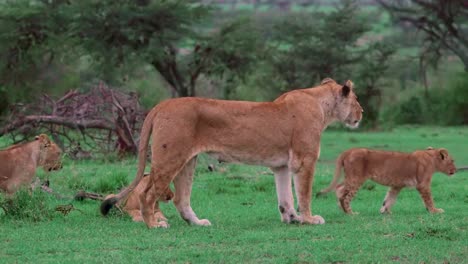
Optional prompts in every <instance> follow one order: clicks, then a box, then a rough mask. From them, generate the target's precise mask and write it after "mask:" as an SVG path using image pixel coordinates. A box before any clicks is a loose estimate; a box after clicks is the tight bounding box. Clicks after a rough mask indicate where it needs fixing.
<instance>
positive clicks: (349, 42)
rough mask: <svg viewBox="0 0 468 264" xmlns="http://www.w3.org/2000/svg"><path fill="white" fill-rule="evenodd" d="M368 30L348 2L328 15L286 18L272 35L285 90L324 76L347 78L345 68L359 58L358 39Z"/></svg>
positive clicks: (274, 62) (355, 6) (351, 4)
mask: <svg viewBox="0 0 468 264" xmlns="http://www.w3.org/2000/svg"><path fill="white" fill-rule="evenodd" d="M368 30H369V27H368V25H367V24H366V22H365V20H364V19H363V17H362V16H359V11H358V7H357V5H355V4H354V3H353V2H351V1H346V2H345V3H344V4H343V5H341V6H339V7H338V8H337V9H336V10H334V11H332V12H329V13H322V12H312V13H294V14H291V15H287V16H286V17H284V19H282V21H280V22H279V23H277V25H276V27H275V28H274V31H273V32H272V39H271V43H272V45H273V48H274V51H273V52H272V57H271V59H272V63H273V64H274V66H275V68H276V70H277V71H276V73H277V74H278V75H280V76H281V77H282V78H283V80H284V81H285V82H286V84H287V87H286V88H287V90H289V89H295V88H303V87H309V86H310V85H312V84H314V83H317V82H319V81H320V80H322V79H324V78H325V77H333V78H335V79H337V80H343V79H350V77H351V76H350V73H349V70H348V68H349V66H351V65H352V64H354V63H356V62H357V60H358V58H359V57H360V56H359V53H358V52H357V51H358V47H357V40H358V38H360V37H362V36H363V34H364V33H365V32H366V31H368ZM347 70H348V71H347Z"/></svg>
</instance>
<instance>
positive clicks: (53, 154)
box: [0, 134, 62, 194]
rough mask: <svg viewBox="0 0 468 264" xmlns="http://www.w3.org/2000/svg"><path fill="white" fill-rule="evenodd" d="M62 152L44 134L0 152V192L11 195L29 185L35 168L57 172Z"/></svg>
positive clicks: (59, 167) (60, 164)
mask: <svg viewBox="0 0 468 264" xmlns="http://www.w3.org/2000/svg"><path fill="white" fill-rule="evenodd" d="M61 154H62V150H61V149H60V148H59V147H58V146H57V145H56V144H55V143H54V142H52V141H51V140H50V139H49V137H47V135H45V134H41V135H39V136H36V138H35V140H34V141H31V142H27V143H21V144H16V145H13V146H11V147H9V148H6V149H3V150H0V164H2V165H1V166H0V190H2V191H4V192H6V193H8V194H13V193H14V192H15V191H16V190H18V188H19V187H21V186H24V185H27V184H31V183H32V181H33V178H34V176H35V174H36V168H37V167H43V169H44V170H46V171H51V170H59V169H61V168H62V163H61Z"/></svg>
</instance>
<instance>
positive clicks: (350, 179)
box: [319, 147, 457, 214]
mask: <svg viewBox="0 0 468 264" xmlns="http://www.w3.org/2000/svg"><path fill="white" fill-rule="evenodd" d="M342 169H344V173H345V176H344V177H345V179H344V182H343V183H342V184H339V185H338V180H339V178H340V177H341V171H342ZM456 171H457V169H456V168H455V164H454V161H453V159H452V157H451V156H450V155H449V153H448V152H447V150H446V149H443V148H440V149H433V148H431V147H429V148H427V149H426V150H417V151H414V152H412V153H403V152H390V151H381V150H370V149H365V148H353V149H349V150H347V151H345V152H343V153H342V154H341V155H340V156H339V157H338V159H337V161H336V170H335V176H334V178H333V181H332V183H331V184H330V186H329V187H328V188H326V189H324V190H322V191H320V193H319V194H323V193H327V192H330V191H332V190H336V196H337V197H338V200H339V204H340V206H341V208H342V209H343V211H344V212H345V213H348V214H351V213H353V212H352V210H351V206H350V203H351V200H352V199H353V196H354V195H355V194H356V192H357V191H358V190H359V187H361V185H362V184H363V183H364V182H365V181H366V180H367V179H370V180H372V181H374V182H377V183H380V184H382V185H385V186H390V189H389V190H388V192H387V195H386V196H385V200H384V202H383V205H382V208H380V212H381V213H390V209H391V207H392V205H393V204H394V203H395V201H396V197H397V195H398V193H399V192H400V190H401V189H402V188H403V187H416V189H417V190H418V192H419V194H420V195H421V198H422V199H423V201H424V204H425V205H426V208H427V210H428V211H429V212H431V213H442V212H444V210H442V209H438V208H435V207H434V202H433V200H432V195H431V180H432V174H434V173H435V172H442V173H445V174H447V175H453V174H454V173H455V172H456Z"/></svg>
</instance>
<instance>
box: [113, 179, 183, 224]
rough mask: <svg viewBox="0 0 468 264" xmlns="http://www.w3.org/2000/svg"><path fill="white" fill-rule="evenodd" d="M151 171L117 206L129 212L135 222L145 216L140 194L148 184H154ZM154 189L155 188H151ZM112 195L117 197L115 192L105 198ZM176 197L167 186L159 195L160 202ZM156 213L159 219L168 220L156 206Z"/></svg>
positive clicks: (140, 220) (141, 220)
mask: <svg viewBox="0 0 468 264" xmlns="http://www.w3.org/2000/svg"><path fill="white" fill-rule="evenodd" d="M148 175H149V173H145V175H144V177H143V179H142V180H141V181H140V183H139V184H138V185H137V187H135V189H134V190H133V191H132V192H131V193H130V194H129V195H128V198H127V199H126V200H122V201H120V202H119V203H118V204H117V206H119V207H120V208H121V209H122V210H123V211H125V212H126V213H128V214H129V215H130V216H131V217H132V219H133V221H135V222H143V217H142V215H141V211H140V198H139V196H140V194H141V193H142V192H143V191H144V190H145V188H146V186H147V185H148V184H152V182H151V180H150V177H146V176H148ZM150 190H154V188H152V189H150ZM112 197H115V194H110V195H108V196H106V198H105V199H110V198H112ZM172 198H174V193H173V192H172V191H171V189H170V188H167V189H166V191H165V193H164V194H163V195H162V196H161V197H159V200H158V201H160V202H168V201H170V200H172ZM154 215H155V217H156V219H157V220H158V221H167V219H166V217H165V216H164V215H163V213H162V212H161V210H159V207H158V208H155V211H154Z"/></svg>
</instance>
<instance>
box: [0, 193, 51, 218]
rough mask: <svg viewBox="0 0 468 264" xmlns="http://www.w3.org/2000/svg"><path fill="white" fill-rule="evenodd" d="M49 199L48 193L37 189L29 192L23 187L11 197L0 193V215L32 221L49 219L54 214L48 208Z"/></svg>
mask: <svg viewBox="0 0 468 264" xmlns="http://www.w3.org/2000/svg"><path fill="white" fill-rule="evenodd" d="M50 199H51V197H50V195H48V194H47V193H44V192H42V191H41V190H39V189H36V190H35V191H33V192H31V191H30V190H28V189H27V188H23V189H20V190H19V191H17V192H16V193H15V194H14V195H13V196H11V197H6V196H5V195H2V194H0V208H2V209H3V213H4V214H3V215H2V217H8V218H11V219H15V220H24V221H32V222H39V221H46V220H51V219H52V218H53V216H54V214H53V210H52V209H51V208H49V204H50Z"/></svg>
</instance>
